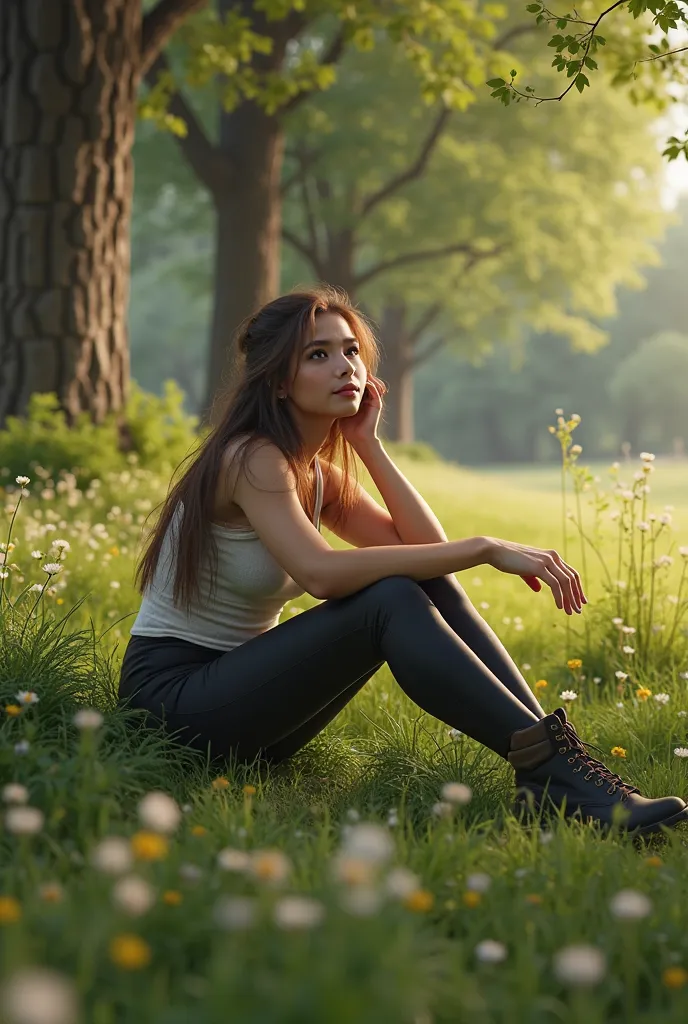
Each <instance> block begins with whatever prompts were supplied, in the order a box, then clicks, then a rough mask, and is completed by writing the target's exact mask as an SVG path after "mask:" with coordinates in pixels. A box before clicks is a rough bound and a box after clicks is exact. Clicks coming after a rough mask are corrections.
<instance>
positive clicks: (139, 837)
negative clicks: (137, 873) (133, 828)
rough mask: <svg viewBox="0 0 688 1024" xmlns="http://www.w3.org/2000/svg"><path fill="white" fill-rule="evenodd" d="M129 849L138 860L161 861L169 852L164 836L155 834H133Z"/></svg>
mask: <svg viewBox="0 0 688 1024" xmlns="http://www.w3.org/2000/svg"><path fill="white" fill-rule="evenodd" d="M131 848H132V850H133V851H134V856H135V857H138V858H139V860H163V859H164V858H165V857H166V856H167V853H168V851H169V844H168V842H167V839H166V838H165V836H161V835H159V834H158V833H157V832H135V833H134V835H133V836H132V837H131Z"/></svg>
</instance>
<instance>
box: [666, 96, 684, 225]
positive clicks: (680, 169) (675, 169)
mask: <svg viewBox="0 0 688 1024" xmlns="http://www.w3.org/2000/svg"><path fill="white" fill-rule="evenodd" d="M686 129H688V104H677V105H676V106H675V107H672V108H671V113H670V114H669V115H668V116H667V118H666V120H665V119H664V118H663V119H662V120H661V122H660V131H659V138H660V140H661V142H662V145H661V147H660V148H661V149H664V145H665V144H666V139H667V138H668V137H669V136H670V135H677V136H678V137H679V138H682V137H683V134H684V132H685V131H686ZM664 176H665V177H664V180H665V187H664V197H663V205H664V206H665V207H666V208H667V209H670V210H673V208H674V207H675V206H676V203H677V202H678V199H679V196H680V195H681V193H684V192H687V191H688V160H686V159H685V157H682V156H681V157H679V158H678V160H672V161H671V162H670V161H668V160H666V161H665V169H664Z"/></svg>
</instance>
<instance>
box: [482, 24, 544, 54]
mask: <svg viewBox="0 0 688 1024" xmlns="http://www.w3.org/2000/svg"><path fill="white" fill-rule="evenodd" d="M536 28H537V25H536V24H535V22H534V21H533V22H528V23H525V22H524V23H523V24H521V25H512V27H511V28H509V29H507V30H506V32H505V33H504V35H501V36H499V38H498V39H495V41H494V44H493V46H492V49H493V50H504V49H505V48H506V47H507V46H508V45H509V43H510V42H511V41H512V39H518V37H519V36H523V35H525V34H526V33H527V32H534V31H535V29H536Z"/></svg>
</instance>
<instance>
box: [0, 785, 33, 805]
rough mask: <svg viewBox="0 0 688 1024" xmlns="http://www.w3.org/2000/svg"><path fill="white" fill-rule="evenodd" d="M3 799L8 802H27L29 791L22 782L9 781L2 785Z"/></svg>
mask: <svg viewBox="0 0 688 1024" xmlns="http://www.w3.org/2000/svg"><path fill="white" fill-rule="evenodd" d="M2 799H3V800H4V802H5V803H6V804H25V803H27V802H28V799H29V791H28V789H27V788H26V786H22V785H21V783H20V782H8V783H7V785H6V786H3V787H2Z"/></svg>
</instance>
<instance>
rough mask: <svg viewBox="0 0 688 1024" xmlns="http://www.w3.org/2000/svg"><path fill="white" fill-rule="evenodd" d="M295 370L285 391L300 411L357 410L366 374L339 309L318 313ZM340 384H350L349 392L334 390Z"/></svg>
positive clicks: (316, 413)
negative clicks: (352, 386) (310, 335)
mask: <svg viewBox="0 0 688 1024" xmlns="http://www.w3.org/2000/svg"><path fill="white" fill-rule="evenodd" d="M293 365H294V366H295V368H296V373H295V376H294V379H293V383H292V385H291V387H289V385H288V384H287V385H286V387H285V386H283V387H282V389H280V391H279V392H278V394H284V393H285V391H286V394H287V395H288V397H289V399H290V400H291V401H292V402H293V404H294V405H295V406H296V407H297V408H298V409H299V410H300V411H301V413H303V414H304V415H311V416H323V417H325V416H326V417H329V419H330V420H334V419H337V418H338V417H339V416H353V415H355V413H356V412H357V411H358V407H359V405H360V404H361V398H362V396H363V390H364V388H365V386H366V381H367V379H368V375H367V372H366V368H365V365H364V364H363V360H362V359H361V356H360V351H359V344H358V342H357V340H356V338H354V336H353V333H352V331H351V328H350V327H349V325H348V323H347V322H346V320H345V319H344V317H343V316H340V315H339V313H318V314H317V315H316V318H315V330H314V333H313V335H312V337H306V339H305V342H304V344H303V347H302V350H301V352H300V353H298V357H297V358H295V360H294V364H293ZM344 384H353V385H354V386H355V387H356V388H357V390H355V391H354V392H353V394H349V395H347V394H336V393H335V392H336V391H337V390H338V389H339V388H341V387H342V385H344Z"/></svg>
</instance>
